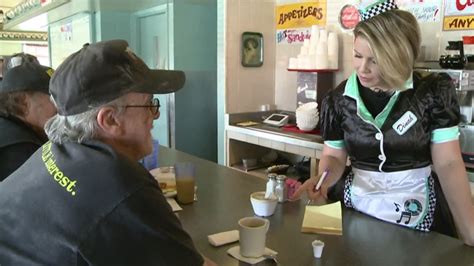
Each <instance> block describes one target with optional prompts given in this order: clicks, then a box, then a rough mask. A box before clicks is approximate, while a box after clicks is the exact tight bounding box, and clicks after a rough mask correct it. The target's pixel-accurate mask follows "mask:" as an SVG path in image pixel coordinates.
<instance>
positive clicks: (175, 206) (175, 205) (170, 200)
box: [166, 198, 183, 212]
mask: <svg viewBox="0 0 474 266" xmlns="http://www.w3.org/2000/svg"><path fill="white" fill-rule="evenodd" d="M166 201H167V202H168V204H169V205H170V206H171V209H172V210H173V211H174V212H177V211H181V210H183V208H181V206H179V204H178V203H177V202H176V200H174V198H166Z"/></svg>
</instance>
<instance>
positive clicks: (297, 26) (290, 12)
mask: <svg viewBox="0 0 474 266" xmlns="http://www.w3.org/2000/svg"><path fill="white" fill-rule="evenodd" d="M326 14H327V0H314V1H312V2H306V3H297V4H289V5H280V6H277V8H276V14H275V24H276V28H277V32H276V39H277V44H280V43H286V44H293V43H302V42H303V41H304V39H308V38H309V37H310V36H311V26H312V25H319V26H325V25H326Z"/></svg>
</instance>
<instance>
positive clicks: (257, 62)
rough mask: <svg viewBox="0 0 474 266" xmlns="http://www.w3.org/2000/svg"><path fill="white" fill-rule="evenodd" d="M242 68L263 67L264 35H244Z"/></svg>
mask: <svg viewBox="0 0 474 266" xmlns="http://www.w3.org/2000/svg"><path fill="white" fill-rule="evenodd" d="M241 54H242V66H244V67H260V66H262V65H263V35H262V34H261V33H259V32H244V33H242V53H241Z"/></svg>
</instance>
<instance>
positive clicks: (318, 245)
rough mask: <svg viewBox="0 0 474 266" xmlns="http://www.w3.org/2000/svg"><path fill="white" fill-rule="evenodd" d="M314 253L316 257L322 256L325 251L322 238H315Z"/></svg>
mask: <svg viewBox="0 0 474 266" xmlns="http://www.w3.org/2000/svg"><path fill="white" fill-rule="evenodd" d="M311 244H312V245H313V254H314V257H315V258H318V259H319V258H321V254H322V253H323V248H324V242H323V241H321V240H314V241H313V243H311Z"/></svg>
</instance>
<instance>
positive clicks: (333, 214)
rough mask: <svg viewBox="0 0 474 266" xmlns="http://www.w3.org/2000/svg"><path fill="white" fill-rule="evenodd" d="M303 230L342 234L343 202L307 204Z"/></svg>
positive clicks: (306, 231) (305, 231)
mask: <svg viewBox="0 0 474 266" xmlns="http://www.w3.org/2000/svg"><path fill="white" fill-rule="evenodd" d="M301 232H303V233H320V234H328V235H342V214H341V202H339V201H338V202H335V203H331V204H327V205H321V206H306V210H305V213H304V218H303V225H302V226H301Z"/></svg>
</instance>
